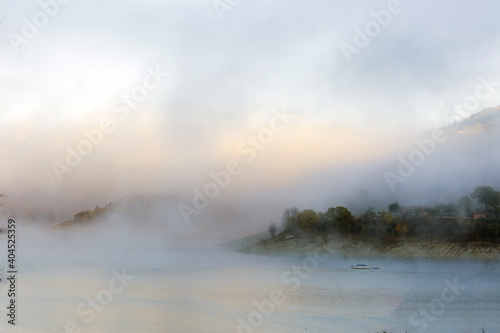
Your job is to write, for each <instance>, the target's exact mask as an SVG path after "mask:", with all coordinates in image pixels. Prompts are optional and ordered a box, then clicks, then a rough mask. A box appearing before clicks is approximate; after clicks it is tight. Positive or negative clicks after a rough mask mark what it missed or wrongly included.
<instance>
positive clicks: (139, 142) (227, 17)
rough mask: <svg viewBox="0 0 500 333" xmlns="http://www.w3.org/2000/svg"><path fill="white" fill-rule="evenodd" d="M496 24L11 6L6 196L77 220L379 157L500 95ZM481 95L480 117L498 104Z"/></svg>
mask: <svg viewBox="0 0 500 333" xmlns="http://www.w3.org/2000/svg"><path fill="white" fill-rule="evenodd" d="M499 9H500V4H499V3H498V2H495V1H485V2H483V3H481V6H479V5H477V4H475V3H472V2H470V1H444V2H440V3H435V2H431V1H410V0H404V1H399V2H398V1H356V2H352V3H350V2H345V1H319V0H318V1H297V0H288V1H284V0H281V1H280V0H276V1H267V0H266V1H247V0H232V1H230V0H220V1H212V0H209V1H207V0H187V1H160V0H149V1H148V0H146V1H140V2H139V1H120V2H111V1H78V0H71V1H62V0H61V1H60V2H56V1H55V0H51V1H49V0H45V1H24V2H23V3H18V2H15V1H12V0H2V2H1V3H0V19H1V20H3V21H2V23H1V24H0V42H3V43H1V44H0V62H1V65H0V91H1V94H2V97H1V98H0V108H1V113H0V141H1V144H0V153H1V156H2V159H1V161H0V172H1V178H0V187H1V188H3V189H1V188H0V192H2V193H5V194H6V195H7V196H8V198H9V200H10V202H9V204H10V205H11V206H12V207H17V209H21V208H20V207H26V206H30V207H31V208H34V209H37V208H42V207H49V206H50V208H51V209H52V210H54V211H58V212H63V216H68V215H71V214H70V213H71V212H74V211H75V210H82V209H88V208H92V207H93V206H95V205H97V204H99V203H100V204H104V203H106V202H110V201H115V200H117V199H118V198H119V197H121V196H123V195H130V194H133V193H149V192H155V191H156V192H158V191H160V192H161V191H163V192H164V191H171V192H176V193H180V194H182V195H187V196H189V193H191V192H192V189H193V188H196V187H200V188H201V187H203V185H204V184H205V183H207V182H208V181H209V179H210V178H208V176H207V175H208V174H209V173H210V172H217V171H219V170H222V169H224V168H225V167H226V166H227V163H228V162H229V161H231V160H237V161H238V163H239V165H240V166H241V167H242V169H243V171H242V176H240V175H238V179H237V181H235V182H234V183H236V184H238V185H237V186H236V188H238V189H240V192H244V191H245V190H247V189H252V188H255V187H256V186H257V185H256V183H259V182H262V183H265V184H266V186H267V185H268V186H270V188H273V186H274V187H279V186H280V185H281V184H283V183H285V182H290V181H294V180H295V179H297V178H299V177H307V176H308V177H310V176H311V175H312V174H314V173H315V172H316V171H317V170H323V169H325V168H329V167H331V166H338V167H343V166H345V165H347V164H349V163H358V162H363V161H369V160H371V159H374V158H377V156H384V154H389V153H391V152H394V151H395V150H397V149H399V148H400V147H401V145H402V142H403V141H404V140H402V139H401V138H407V137H409V136H412V135H417V134H418V133H422V132H424V131H427V130H429V129H432V128H438V127H442V126H446V125H447V124H448V123H449V120H450V117H451V116H450V115H451V114H453V112H454V110H455V109H454V107H455V106H456V105H463V103H464V101H466V100H467V98H468V97H470V96H474V93H475V91H476V88H477V86H478V84H480V83H481V82H483V81H481V80H480V78H483V79H485V80H486V81H488V82H490V83H491V82H493V83H491V85H492V86H493V87H496V85H495V83H496V81H495V80H499V82H500V73H499V70H498V68H499V65H500V30H499V29H498V17H497V13H498V12H499ZM377 20H378V21H377ZM379 22H380V23H379ZM370 29H371V30H370ZM346 50H349V51H346ZM353 50H354V51H353ZM483 90H484V89H483ZM485 91H486V90H485ZM134 94H135V95H134ZM487 95H488V96H487V98H481V99H478V100H477V103H476V104H474V105H473V107H471V108H470V113H474V112H478V111H480V110H481V109H483V108H486V107H491V106H497V105H499V104H500V90H499V89H491V91H490V93H489V94H487ZM130 96H132V97H130ZM134 96H135V97H134ZM277 112H278V113H279V114H281V115H283V114H288V115H289V116H288V117H289V118H286V117H285V118H286V119H285V120H283V119H282V118H279V117H278V116H277ZM276 117H278V118H279V119H278V120H273V119H275V118H276ZM280 121H281V122H280ZM271 123H273V124H278V123H279V125H280V126H278V127H279V128H280V130H279V131H278V130H272V126H271ZM281 125H282V126H281ZM266 128H271V131H272V133H271V134H269V131H264V132H265V133H262V131H263V130H264V129H266ZM275 128H277V127H275ZM96 131H97V132H96ZM84 132H85V133H87V134H88V135H87V136H86V135H85V134H84ZM89 133H94V134H93V135H94V136H92V134H89ZM96 133H101V134H102V135H101V134H96ZM261 133H262V134H261ZM259 134H261V137H263V138H264V137H266V135H267V138H268V139H269V140H267V139H266V140H267V141H266V143H265V144H263V143H262V142H260V144H257V145H256V146H254V147H255V148H249V147H251V146H252V143H251V141H249V139H248V138H249V137H252V136H258V135H259ZM269 135H272V138H271V137H270V136H269ZM88 136H90V137H92V138H93V140H94V143H91V145H90V146H88V145H87V146H85V142H84V141H85V140H87V142H88V141H89V140H90V139H88ZM90 141H91V140H90ZM68 147H69V148H68ZM79 147H80V149H82V151H86V152H88V154H87V155H86V156H80V157H81V159H79V158H76V159H74V160H72V161H73V165H69V163H68V160H67V156H68V154H70V155H71V153H68V151H70V150H71V149H73V150H74V151H78V149H79ZM68 149H69V150H68ZM85 149H87V150H85ZM245 149H246V150H245ZM252 149H253V150H254V151H255V157H254V158H251V157H252V156H253V155H252V154H251V153H250V150H252ZM243 151H246V152H247V153H242V152H243ZM81 155H82V154H81ZM70 169H71V170H70ZM257 187H258V186H257ZM235 192H238V191H237V190H235Z"/></svg>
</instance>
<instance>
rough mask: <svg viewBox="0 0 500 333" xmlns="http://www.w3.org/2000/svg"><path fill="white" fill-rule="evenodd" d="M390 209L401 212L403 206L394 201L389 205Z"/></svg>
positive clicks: (392, 211)
mask: <svg viewBox="0 0 500 333" xmlns="http://www.w3.org/2000/svg"><path fill="white" fill-rule="evenodd" d="M388 209H389V211H390V212H391V213H393V214H395V213H399V212H400V211H401V207H400V206H399V204H398V202H397V201H396V202H393V203H391V204H390V205H389V207H388Z"/></svg>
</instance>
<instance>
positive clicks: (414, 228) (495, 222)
mask: <svg viewBox="0 0 500 333" xmlns="http://www.w3.org/2000/svg"><path fill="white" fill-rule="evenodd" d="M480 210H482V211H481V214H474V213H475V212H476V213H477V212H478V211H480ZM478 215H479V216H481V217H479V218H478V217H477V216H478ZM499 215H500V191H497V190H495V189H494V188H492V187H491V186H477V187H476V188H475V189H474V191H473V192H472V193H471V195H470V196H463V197H461V198H460V199H459V200H458V201H457V202H456V203H452V202H450V203H448V204H436V205H435V206H434V207H422V206H419V207H401V206H400V205H399V203H398V202H393V203H391V204H390V205H388V207H387V210H382V211H379V212H375V210H374V208H373V207H368V209H367V210H366V211H365V212H364V213H363V214H360V215H359V216H355V215H353V214H352V213H351V212H350V211H349V210H348V209H347V208H346V207H343V206H336V207H330V208H328V209H327V210H326V211H325V212H316V211H314V210H313V209H305V210H302V211H301V210H299V209H298V208H297V207H292V208H286V209H285V210H284V212H283V215H282V217H281V224H280V225H279V226H278V224H276V223H271V225H270V226H269V229H268V230H269V232H270V234H271V237H273V238H274V237H275V236H276V234H277V232H278V231H280V234H282V235H297V234H299V233H301V232H306V233H319V234H329V233H339V234H343V235H347V236H361V237H363V236H364V237H391V238H398V239H401V238H403V239H404V238H405V237H407V236H408V237H410V236H420V237H424V236H425V237H431V238H440V239H450V240H462V241H492V242H498V240H499V233H500V218H499V217H498V216H499ZM475 216H476V218H474V217H475Z"/></svg>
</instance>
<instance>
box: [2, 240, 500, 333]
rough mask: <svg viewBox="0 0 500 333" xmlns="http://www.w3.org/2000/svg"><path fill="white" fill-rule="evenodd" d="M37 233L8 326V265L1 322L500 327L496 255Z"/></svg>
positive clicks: (25, 249)
mask: <svg viewBox="0 0 500 333" xmlns="http://www.w3.org/2000/svg"><path fill="white" fill-rule="evenodd" d="M44 239H45V238H43V237H42V238H38V239H32V240H30V242H29V244H28V243H25V244H24V245H23V243H22V242H21V243H20V246H19V251H18V257H19V258H18V263H19V274H18V277H17V286H16V288H17V292H18V295H17V296H18V297H17V300H16V304H17V309H16V326H15V328H14V327H12V326H11V325H8V324H7V317H6V313H7V310H6V306H7V302H8V298H7V292H6V289H8V286H7V285H6V284H5V280H4V278H5V274H3V279H2V280H3V281H2V285H1V290H0V304H1V307H2V308H3V309H4V310H2V312H3V314H2V316H1V317H0V318H2V319H1V322H0V331H1V332H51V333H53V332H122V333H125V332H176V333H182V332H190V333H191V332H244V333H248V332H384V331H386V332H397V333H400V332H441V333H446V332H453V333H461V332H464V333H465V332H482V330H483V329H484V332H488V333H489V332H500V316H499V314H500V283H499V281H500V264H499V262H497V261H495V262H492V261H479V260H477V261H475V260H436V259H421V260H403V259H399V260H389V259H380V260H374V259H350V258H335V257H333V256H332V255H327V254H325V253H318V256H317V257H316V258H315V257H314V256H311V257H294V256H290V257H272V256H256V255H245V254H240V253H236V252H233V251H231V250H228V249H224V248H222V247H218V246H203V247H201V246H200V247H189V246H184V247H183V248H172V247H169V245H168V244H166V243H168V242H166V243H165V242H163V241H162V240H161V237H157V238H154V237H150V238H149V241H148V242H134V241H132V240H131V239H122V240H121V241H119V242H117V243H113V241H111V240H110V239H104V240H103V239H101V240H99V241H96V242H94V243H92V244H94V245H93V246H91V245H88V244H90V242H89V241H88V239H85V237H80V238H76V239H72V238H71V237H63V238H61V239H58V240H57V241H58V243H59V244H58V246H56V244H54V240H53V239H52V240H50V242H48V241H47V240H46V239H45V240H44ZM21 245H22V246H21ZM193 246H194V244H193ZM357 263H366V264H374V265H377V266H379V267H380V269H379V270H353V269H350V265H352V264H357ZM3 267H5V266H3ZM3 273H4V272H3Z"/></svg>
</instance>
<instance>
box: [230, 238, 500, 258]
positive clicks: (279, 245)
mask: <svg viewBox="0 0 500 333" xmlns="http://www.w3.org/2000/svg"><path fill="white" fill-rule="evenodd" d="M318 248H323V249H326V251H328V252H329V253H330V255H332V256H337V257H360V258H402V259H404V258H437V259H481V260H499V259H500V245H499V244H491V243H485V242H453V241H449V240H426V239H410V238H406V239H405V240H399V241H397V240H392V241H391V242H387V240H386V241H385V242H384V241H382V240H376V239H353V238H348V237H346V236H341V235H318V234H315V235H310V234H302V235H297V236H293V237H292V238H288V239H287V238H285V236H284V235H279V236H276V237H275V238H269V239H266V240H260V241H259V242H256V243H253V244H251V245H246V246H243V247H241V248H240V249H238V250H237V251H238V252H241V253H246V254H258V255H278V256H280V255H304V256H307V255H311V254H313V253H314V252H315V251H316V250H317V249H318Z"/></svg>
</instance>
